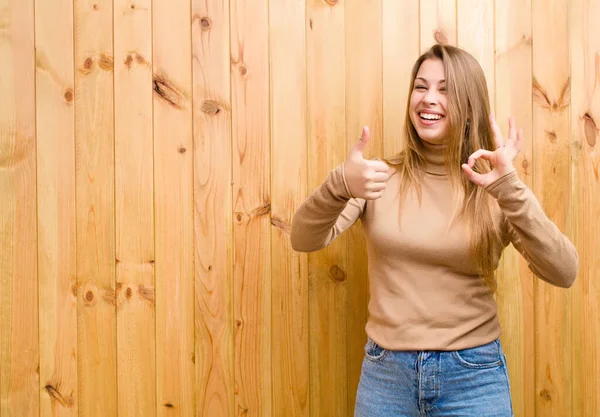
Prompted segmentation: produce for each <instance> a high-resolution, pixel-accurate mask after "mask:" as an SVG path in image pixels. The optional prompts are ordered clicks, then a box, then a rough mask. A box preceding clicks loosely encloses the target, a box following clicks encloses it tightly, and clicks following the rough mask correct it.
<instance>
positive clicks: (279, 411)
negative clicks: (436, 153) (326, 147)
mask: <svg viewBox="0 0 600 417" xmlns="http://www.w3.org/2000/svg"><path fill="white" fill-rule="evenodd" d="M269 16H270V19H269V50H270V51H271V53H270V63H271V138H272V140H271V149H272V150H271V158H272V159H271V169H272V171H271V187H272V190H271V196H272V197H271V202H272V203H271V211H272V217H271V224H272V229H271V239H272V245H271V246H272V252H271V265H272V272H271V276H272V277H273V278H274V279H273V284H272V288H273V290H272V291H273V292H272V294H273V297H272V299H273V302H272V304H271V306H272V307H271V309H272V310H271V311H272V313H271V314H272V317H273V343H272V349H273V356H272V362H273V414H272V415H274V416H284V415H285V416H297V417H301V416H304V417H308V416H309V411H310V410H309V406H310V405H309V398H308V397H309V387H308V383H309V350H308V349H309V341H308V337H309V332H308V330H309V329H308V269H307V268H308V256H307V255H306V254H302V253H296V252H294V251H292V248H291V245H290V237H289V232H290V224H291V220H292V216H293V215H294V210H295V209H296V207H297V206H298V205H299V204H300V203H301V202H302V200H303V199H304V198H305V197H306V175H307V172H306V151H307V141H306V10H305V2H304V1H297V0H285V1H277V0H275V1H270V2H269Z"/></svg>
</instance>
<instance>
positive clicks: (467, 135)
mask: <svg viewBox="0 0 600 417" xmlns="http://www.w3.org/2000/svg"><path fill="white" fill-rule="evenodd" d="M427 59H441V60H442V62H443V64H444V72H445V78H446V90H447V93H446V94H447V98H448V108H447V111H446V117H447V119H448V136H447V139H446V140H447V141H446V146H445V166H446V169H447V171H448V174H449V176H450V181H451V183H452V186H453V188H454V190H455V191H456V192H457V193H458V196H459V198H458V207H457V212H456V214H457V217H461V216H464V218H466V219H467V224H468V226H469V229H470V235H471V236H470V248H471V255H472V259H473V261H474V263H475V264H476V265H477V267H478V268H479V270H480V274H481V276H482V278H483V280H484V281H485V283H486V284H487V285H488V287H489V288H490V289H491V291H492V292H493V291H495V290H496V280H495V277H494V269H495V265H494V252H495V250H497V249H498V248H499V247H500V245H501V241H500V234H499V231H498V227H497V225H496V224H495V222H494V218H493V216H492V207H493V205H492V200H491V198H490V197H489V196H488V193H487V192H486V191H485V190H484V189H483V188H481V187H480V186H478V185H476V184H473V183H472V182H471V181H469V179H468V178H467V177H466V176H465V175H464V173H463V172H462V169H461V164H463V163H465V162H467V158H468V157H469V155H471V154H472V153H473V152H475V151H476V150H478V149H489V150H493V149H494V136H493V133H492V130H491V127H490V124H489V115H490V104H489V94H488V90H487V85H486V81H485V75H484V73H483V70H482V69H481V66H480V65H479V63H478V62H477V60H476V59H475V58H474V57H473V56H472V55H470V54H469V53H468V52H466V51H464V50H462V49H460V48H457V47H453V46H450V45H440V44H437V45H434V46H433V47H431V48H430V49H429V50H428V51H426V52H425V53H424V54H423V55H421V56H420V57H419V59H418V60H417V61H416V62H415V64H414V66H413V69H412V75H411V80H410V89H409V91H412V89H413V86H414V82H415V78H416V76H417V73H418V71H419V68H420V67H421V64H422V63H423V62H424V61H425V60H427ZM404 126H405V129H404V135H403V136H404V142H405V143H404V149H403V151H402V152H400V154H399V155H397V156H395V157H394V158H391V159H389V160H387V162H388V163H389V164H390V165H392V166H394V167H395V168H396V170H397V174H399V175H400V184H401V186H400V194H401V196H405V195H406V193H407V192H408V190H409V189H410V188H411V187H414V188H415V189H416V191H417V193H418V195H419V197H420V186H421V183H420V179H421V175H422V172H423V171H422V169H420V168H421V167H422V166H423V164H424V163H425V159H424V157H423V144H422V142H421V139H420V138H419V135H418V134H417V131H416V129H415V127H414V126H413V124H412V121H411V119H410V94H409V97H408V103H407V106H406V117H405V123H404ZM491 169H492V167H491V165H490V164H489V162H487V161H485V160H482V159H480V160H478V161H477V163H476V165H475V167H474V170H475V171H477V172H479V173H485V172H489V171H490V170H491Z"/></svg>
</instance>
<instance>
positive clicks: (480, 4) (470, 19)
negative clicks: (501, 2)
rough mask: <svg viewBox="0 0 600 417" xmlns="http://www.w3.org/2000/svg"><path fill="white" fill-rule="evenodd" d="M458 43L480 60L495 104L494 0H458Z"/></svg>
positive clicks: (491, 104)
mask: <svg viewBox="0 0 600 417" xmlns="http://www.w3.org/2000/svg"><path fill="white" fill-rule="evenodd" d="M456 15H457V28H458V31H457V44H458V46H460V47H461V48H463V49H466V50H467V51H468V52H469V53H470V54H472V55H473V56H474V57H475V59H477V61H478V62H479V65H481V67H482V68H483V72H484V73H485V77H486V81H487V86H488V92H489V94H490V108H491V109H492V111H494V104H495V98H494V94H495V91H494V90H495V73H494V61H495V60H494V0H457V10H456Z"/></svg>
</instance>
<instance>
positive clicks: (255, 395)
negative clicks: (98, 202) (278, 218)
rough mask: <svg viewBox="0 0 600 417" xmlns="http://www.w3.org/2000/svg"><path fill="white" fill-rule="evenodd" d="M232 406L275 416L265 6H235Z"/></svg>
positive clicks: (240, 0) (238, 0)
mask: <svg viewBox="0 0 600 417" xmlns="http://www.w3.org/2000/svg"><path fill="white" fill-rule="evenodd" d="M230 7H231V19H230V22H231V31H232V32H231V65H232V66H231V78H232V80H231V84H232V134H233V147H234V150H235V151H234V155H233V205H234V216H235V223H234V227H233V237H234V313H233V314H234V319H235V324H236V327H237V328H236V333H235V386H236V398H235V407H236V410H238V411H237V412H238V413H240V414H242V413H243V414H244V415H247V416H268V415H272V399H271V390H272V375H271V366H272V365H271V279H270V276H271V257H270V254H271V233H270V232H271V227H270V226H271V215H270V212H271V201H270V200H271V195H270V193H271V190H270V175H271V173H270V171H271V170H270V136H269V123H270V121H269V39H268V36H269V9H268V1H267V0H261V1H255V2H252V3H249V2H247V1H243V0H234V1H231V2H230Z"/></svg>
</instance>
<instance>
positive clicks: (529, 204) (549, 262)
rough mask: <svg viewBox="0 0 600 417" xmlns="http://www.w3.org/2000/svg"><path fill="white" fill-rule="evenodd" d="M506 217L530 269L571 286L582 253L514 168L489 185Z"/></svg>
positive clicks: (510, 232)
mask: <svg viewBox="0 0 600 417" xmlns="http://www.w3.org/2000/svg"><path fill="white" fill-rule="evenodd" d="M486 190H487V191H488V192H489V194H490V195H491V196H492V197H494V198H495V199H496V200H497V202H498V205H499V206H500V209H501V210H502V213H503V214H504V218H505V228H504V230H506V232H507V233H508V236H509V239H510V241H511V243H512V244H513V246H514V247H515V248H516V249H517V250H518V251H519V252H520V253H521V255H523V257H524V258H525V259H526V260H527V263H528V265H529V269H531V271H532V272H533V273H534V274H535V275H537V276H538V277H540V278H541V279H543V280H544V281H546V282H548V283H550V284H552V285H556V286H557V287H562V288H569V287H570V286H571V285H573V282H574V281H575V278H576V277H577V271H578V268H579V257H578V255H577V250H576V249H575V246H574V245H573V244H572V243H571V241H570V240H569V239H568V238H567V237H566V236H565V235H564V234H563V233H562V232H561V231H560V230H559V228H558V227H557V226H556V224H554V223H553V222H552V221H551V220H550V219H549V218H548V216H546V214H545V213H544V210H543V209H542V207H541V205H540V203H539V201H538V200H537V198H536V197H535V195H534V194H533V192H532V191H531V190H530V189H529V188H528V187H527V186H526V185H525V184H524V183H523V182H522V181H521V180H520V179H519V177H518V176H517V173H516V171H513V172H511V173H509V174H506V175H505V176H503V177H501V178H500V179H498V180H496V181H495V182H493V183H492V184H490V185H488V186H487V187H486Z"/></svg>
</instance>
